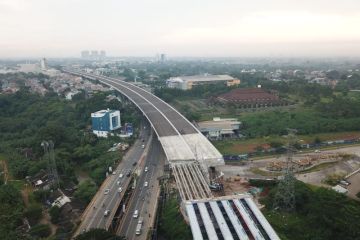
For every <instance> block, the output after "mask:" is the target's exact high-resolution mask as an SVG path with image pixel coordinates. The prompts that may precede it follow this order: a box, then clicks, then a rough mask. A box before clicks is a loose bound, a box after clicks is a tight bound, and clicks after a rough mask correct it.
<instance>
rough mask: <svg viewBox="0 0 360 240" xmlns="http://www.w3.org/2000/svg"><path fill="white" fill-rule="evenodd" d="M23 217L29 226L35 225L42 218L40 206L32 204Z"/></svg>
mask: <svg viewBox="0 0 360 240" xmlns="http://www.w3.org/2000/svg"><path fill="white" fill-rule="evenodd" d="M24 216H25V217H26V218H27V219H28V220H29V223H30V225H35V224H37V223H38V222H39V220H40V219H41V217H42V207H41V205H40V204H37V203H34V204H31V205H29V207H28V208H27V209H26V211H25V212H24Z"/></svg>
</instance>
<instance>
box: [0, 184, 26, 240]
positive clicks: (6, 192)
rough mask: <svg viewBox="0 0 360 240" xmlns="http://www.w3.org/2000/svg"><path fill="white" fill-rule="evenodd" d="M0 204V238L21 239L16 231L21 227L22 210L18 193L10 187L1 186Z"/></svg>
mask: <svg viewBox="0 0 360 240" xmlns="http://www.w3.org/2000/svg"><path fill="white" fill-rule="evenodd" d="M0 203H1V204H0V236H1V237H2V239H4V240H12V239H22V237H21V233H20V232H19V231H17V230H16V229H17V227H19V226H21V225H22V216H23V210H24V204H23V201H22V198H21V194H20V191H19V190H17V189H16V188H15V187H13V186H11V185H1V186H0Z"/></svg>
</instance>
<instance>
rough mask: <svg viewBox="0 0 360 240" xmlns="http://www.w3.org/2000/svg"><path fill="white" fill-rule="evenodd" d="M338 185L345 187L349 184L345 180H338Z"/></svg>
mask: <svg viewBox="0 0 360 240" xmlns="http://www.w3.org/2000/svg"><path fill="white" fill-rule="evenodd" d="M340 184H342V185H345V186H349V185H350V183H349V182H348V181H346V180H340Z"/></svg>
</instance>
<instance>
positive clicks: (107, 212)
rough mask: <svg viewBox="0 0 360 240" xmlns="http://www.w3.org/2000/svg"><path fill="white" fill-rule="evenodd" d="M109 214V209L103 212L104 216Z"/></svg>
mask: <svg viewBox="0 0 360 240" xmlns="http://www.w3.org/2000/svg"><path fill="white" fill-rule="evenodd" d="M109 214H110V210H109V209H107V210H105V212H104V217H107V216H109Z"/></svg>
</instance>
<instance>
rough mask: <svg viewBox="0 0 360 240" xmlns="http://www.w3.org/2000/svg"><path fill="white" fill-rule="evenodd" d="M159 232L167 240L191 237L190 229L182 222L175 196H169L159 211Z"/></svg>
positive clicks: (182, 239) (184, 239)
mask: <svg viewBox="0 0 360 240" xmlns="http://www.w3.org/2000/svg"><path fill="white" fill-rule="evenodd" d="M159 234H160V235H161V236H163V237H164V239H168V240H188V239H192V235H191V231H190V228H189V226H188V225H186V223H185V222H184V218H183V216H182V215H181V213H180V210H179V204H178V202H177V200H176V198H170V199H168V200H167V202H166V203H165V205H164V208H163V209H162V213H161V219H160V226H159Z"/></svg>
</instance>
